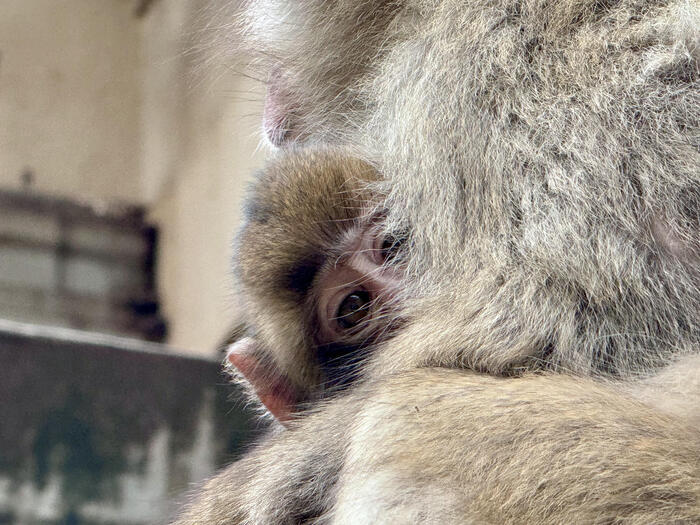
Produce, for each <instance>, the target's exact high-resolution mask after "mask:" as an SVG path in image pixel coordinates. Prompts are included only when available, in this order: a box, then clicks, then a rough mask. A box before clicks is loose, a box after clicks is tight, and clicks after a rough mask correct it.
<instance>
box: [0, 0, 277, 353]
mask: <svg viewBox="0 0 700 525" xmlns="http://www.w3.org/2000/svg"><path fill="white" fill-rule="evenodd" d="M136 4H137V2H136V0H0V52H1V53H2V59H1V60H2V61H1V62H0V188H16V187H19V184H20V182H19V181H20V174H21V172H22V171H23V170H24V169H25V168H30V169H31V170H32V171H34V173H35V177H36V183H35V186H34V187H35V189H36V190H38V191H46V192H50V193H55V194H61V195H65V196H68V197H71V198H74V199H79V200H95V199H104V200H125V201H130V202H139V203H143V204H145V205H146V206H147V207H148V208H149V210H150V211H151V213H150V218H151V219H152V220H153V221H155V222H156V223H157V224H158V226H159V228H160V232H161V237H160V258H159V268H158V285H159V290H160V295H161V300H162V305H163V312H164V315H165V317H166V319H167V320H168V321H169V325H170V337H169V339H168V342H169V343H171V344H172V345H175V346H177V347H179V348H182V349H183V350H191V351H193V352H197V353H201V354H207V353H210V354H213V353H214V351H215V347H216V345H217V344H218V343H219V341H220V340H221V338H222V337H223V336H224V335H225V333H226V332H227V330H228V328H229V326H230V325H231V323H232V319H233V317H234V316H235V314H236V306H237V305H236V299H235V297H234V296H233V295H232V294H231V288H230V279H229V260H230V255H231V254H230V249H229V247H230V241H231V238H232V236H233V233H234V232H235V230H236V228H237V224H238V209H239V207H240V198H241V194H242V188H243V186H244V181H245V180H246V178H247V177H248V176H249V174H250V173H251V172H252V171H253V170H254V169H255V168H256V167H259V166H260V165H261V164H262V157H263V155H262V153H261V152H260V151H257V148H258V142H259V139H258V132H257V130H258V127H259V124H258V123H259V121H260V113H261V104H260V101H261V98H262V97H261V95H260V91H261V89H260V86H257V85H255V84H254V83H252V82H250V81H247V80H245V79H243V77H241V76H240V75H237V74H236V73H235V71H233V70H231V67H230V66H231V64H230V63H227V61H230V59H231V56H230V53H228V54H227V57H226V58H225V60H224V59H223V58H219V57H220V56H221V51H222V50H221V49H217V48H216V47H215V45H214V44H211V43H209V42H211V41H212V37H213V35H211V34H210V33H211V31H212V29H209V28H212V27H216V26H217V25H220V23H221V22H222V20H218V19H217V15H216V11H215V10H214V9H213V8H212V9H211V10H210V11H208V12H209V13H213V14H214V18H211V17H209V18H207V16H205V15H206V13H207V10H203V9H202V7H203V6H205V5H212V2H210V1H204V0H160V1H157V2H155V3H154V4H153V7H152V9H151V10H150V11H149V12H148V14H147V15H146V16H145V17H144V18H142V19H138V18H136V17H135V16H134V8H135V6H136ZM203 13H204V14H203ZM0 271H1V269H0Z"/></svg>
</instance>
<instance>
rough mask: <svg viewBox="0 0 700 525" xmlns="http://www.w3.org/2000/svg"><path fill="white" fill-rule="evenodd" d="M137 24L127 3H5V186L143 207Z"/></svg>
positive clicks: (1, 47) (0, 40) (1, 25)
mask: <svg viewBox="0 0 700 525" xmlns="http://www.w3.org/2000/svg"><path fill="white" fill-rule="evenodd" d="M139 48H140V40H139V23H138V20H137V19H135V18H134V16H133V3H132V2H127V1H124V0H119V1H117V0H108V1H94V0H59V1H57V0H29V1H28V0H2V2H0V53H2V55H1V58H0V60H1V61H0V186H1V187H5V188H16V187H18V186H19V185H20V184H21V174H22V172H24V171H25V170H30V171H31V172H33V173H34V177H35V188H36V189H38V190H40V191H46V192H50V193H54V194H60V195H65V196H79V197H81V198H86V199H110V200H111V199H122V200H128V201H138V200H140V197H141V195H140V182H139V178H140V175H139V157H140V155H139V147H140V146H139V144H140V129H139V122H140V92H139V83H138V67H137V66H138V60H139Z"/></svg>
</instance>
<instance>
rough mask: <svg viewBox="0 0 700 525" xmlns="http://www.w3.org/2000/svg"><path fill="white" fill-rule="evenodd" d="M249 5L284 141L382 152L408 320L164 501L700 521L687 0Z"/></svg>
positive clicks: (197, 506) (693, 85)
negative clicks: (311, 402) (319, 400)
mask: <svg viewBox="0 0 700 525" xmlns="http://www.w3.org/2000/svg"><path fill="white" fill-rule="evenodd" d="M245 7H246V9H247V11H245V13H244V15H243V16H242V18H240V19H241V20H243V21H244V22H243V25H244V26H245V27H244V32H245V34H246V39H247V40H246V41H247V42H249V43H250V47H251V49H252V50H253V51H254V52H256V53H257V56H256V59H255V63H256V64H257V66H258V67H260V68H261V69H260V70H259V71H262V74H263V75H266V73H265V72H266V71H269V72H272V73H271V75H270V77H269V78H270V83H271V87H272V88H273V89H271V92H272V93H273V95H274V94H275V93H277V95H275V96H272V98H271V99H270V100H269V101H268V104H272V105H273V106H275V107H274V108H273V109H275V111H276V112H277V113H275V114H278V113H280V112H283V113H286V115H287V119H286V122H285V126H287V127H288V130H287V131H288V133H287V134H286V135H285V136H286V137H287V140H289V141H293V142H296V143H297V144H302V143H303V144H314V143H322V142H330V143H335V144H342V146H343V147H344V148H346V150H347V151H350V152H352V154H353V155H355V156H357V157H359V158H363V159H365V160H367V161H368V162H370V163H372V164H373V166H374V167H375V168H376V169H377V171H378V172H379V173H380V174H381V176H382V179H381V180H380V181H378V182H377V183H376V186H375V187H376V190H375V194H376V195H382V196H383V197H384V203H383V205H384V206H383V207H384V208H385V209H386V210H389V217H388V222H387V227H388V228H390V229H391V230H393V231H396V230H401V229H404V230H407V231H410V232H411V243H410V255H409V257H407V261H408V268H407V270H406V271H407V287H408V289H407V291H406V293H405V294H404V297H403V303H402V304H403V305H404V306H405V307H406V309H407V311H406V316H407V319H408V322H407V325H406V326H405V329H403V330H401V331H400V333H398V334H397V335H396V337H395V338H393V339H392V340H390V341H388V342H386V343H384V344H382V345H381V346H380V347H379V348H377V349H376V351H375V353H374V354H373V357H372V360H370V362H368V363H367V368H366V376H365V378H364V380H363V381H360V382H359V383H358V384H357V385H356V386H355V387H354V388H352V389H350V390H349V391H348V392H346V393H345V394H344V395H342V396H340V397H337V398H334V399H332V400H329V401H326V402H325V404H323V405H320V406H319V407H318V408H317V410H316V411H315V412H314V413H312V414H309V415H306V416H304V417H301V418H299V420H298V421H297V422H295V424H294V426H293V428H292V429H291V430H289V431H287V432H283V433H280V434H277V435H275V436H272V437H271V438H270V439H269V440H268V441H267V442H265V443H262V444H261V445H260V446H259V448H257V449H255V450H254V451H252V452H251V453H250V454H249V455H248V456H247V458H245V459H244V460H242V462H240V463H237V464H235V465H233V466H231V467H230V468H229V469H227V470H226V471H224V472H223V473H222V474H220V475H219V476H218V477H216V478H214V479H213V480H212V481H211V482H210V483H209V484H208V486H207V487H206V488H205V489H204V490H203V492H202V493H201V494H200V496H199V497H198V498H197V500H196V501H195V502H194V503H193V504H192V505H191V506H190V507H189V509H188V510H187V511H186V513H185V514H184V515H183V517H182V519H181V521H179V522H178V523H181V524H183V525H185V524H186V525H190V524H195V523H215V524H228V523H250V524H256V525H257V524H265V523H363V522H367V523H369V522H372V523H374V522H378V523H382V522H384V523H414V522H427V523H669V522H679V523H684V522H685V523H697V522H699V521H700V474H699V472H698V465H699V458H700V450H698V443H699V440H698V437H697V436H698V427H697V426H692V425H696V424H697V410H696V408H697V406H698V401H699V400H700V397H699V394H698V388H697V386H698V384H700V383H699V382H698V377H700V372H699V371H700V363H699V362H698V359H697V354H698V353H699V352H700V324H699V323H700V315H699V313H700V272H699V270H698V267H699V265H700V190H699V188H700V184H699V183H700V169H699V166H700V162H699V161H700V133H699V131H698V124H699V123H700V80H699V65H698V64H699V62H698V61H699V59H700V47H699V45H700V36H699V35H700V6H699V5H698V4H697V2H692V1H689V0H672V1H670V2H669V1H664V2H661V1H647V0H637V1H635V0H614V1H606V2H601V1H592V0H590V1H589V0H562V1H557V2H550V1H544V0H521V1H516V0H495V1H491V0H489V1H485V0H469V1H467V0H405V1H400V0H397V1H378V0H367V1H363V2H358V1H350V0H338V1H335V2H327V1H321V0H297V1H295V2H288V1H283V0H256V1H251V2H249V3H246V5H245ZM279 93H283V95H279ZM281 322H285V320H284V319H281ZM672 362H673V363H675V364H673V366H672V367H671V368H665V369H664V368H663V367H664V366H665V365H668V364H669V363H672ZM425 367H429V368H425ZM432 367H440V368H441V369H435V368H432ZM457 368H469V369H472V370H477V371H482V372H488V373H490V374H493V375H499V374H504V375H521V374H524V375H523V377H509V378H495V377H487V376H477V375H474V374H473V373H472V372H469V371H466V370H455V369H457ZM528 370H530V372H528ZM532 370H545V371H546V373H535V374H533V372H531V371H532ZM553 371H556V372H563V374H553V373H552V372H553ZM575 376H579V377H578V378H577V377H575ZM590 376H598V379H593V378H591V377H590ZM601 376H602V377H605V378H606V379H605V382H601V381H603V380H602V379H600V377H601ZM613 380H614V381H616V383H615V384H614V385H613V384H612V383H610V381H613ZM669 385H670V387H668V386H669ZM667 387H668V388H667ZM657 393H658V394H659V395H657ZM666 394H668V395H666ZM640 400H641V401H640Z"/></svg>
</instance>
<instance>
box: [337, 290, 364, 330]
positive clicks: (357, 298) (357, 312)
mask: <svg viewBox="0 0 700 525" xmlns="http://www.w3.org/2000/svg"><path fill="white" fill-rule="evenodd" d="M371 299H372V298H371V297H370V294H369V292H368V291H366V290H354V291H353V292H352V293H351V294H349V295H347V296H346V297H345V299H343V301H342V302H341V303H340V306H338V312H337V313H336V316H335V318H336V322H337V323H338V326H339V327H340V328H341V329H343V330H349V329H350V328H355V327H356V326H357V325H358V324H360V323H361V322H362V320H363V319H364V318H365V317H367V315H368V314H369V311H370V304H371Z"/></svg>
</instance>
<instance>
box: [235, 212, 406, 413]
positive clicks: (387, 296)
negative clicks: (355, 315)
mask: <svg viewBox="0 0 700 525" xmlns="http://www.w3.org/2000/svg"><path fill="white" fill-rule="evenodd" d="M382 241H383V237H381V236H380V235H379V229H378V228H377V227H375V226H373V225H371V226H370V227H365V228H363V229H360V230H359V231H358V230H354V231H353V232H350V233H349V235H348V239H347V241H346V242H345V243H344V245H345V246H346V249H345V253H346V254H347V255H343V256H341V257H340V258H338V260H337V261H336V262H335V264H334V265H332V266H330V267H328V268H326V269H325V270H324V271H322V273H321V275H320V277H319V280H318V282H317V283H316V285H315V287H314V288H315V289H314V294H315V296H316V298H315V299H316V300H315V304H316V314H317V319H318V322H319V324H320V326H319V329H320V330H319V331H320V337H321V341H320V342H321V343H331V342H334V341H340V340H343V338H348V337H349V336H350V337H352V336H355V337H358V336H360V337H361V334H362V332H363V331H365V330H369V331H373V330H377V329H381V328H380V327H381V325H382V323H383V321H382V320H381V319H374V317H375V316H377V314H378V312H379V310H380V309H381V307H382V305H385V304H386V303H387V301H390V300H391V299H393V298H394V296H395V295H396V292H397V291H398V289H399V285H400V274H399V271H398V270H397V269H396V268H395V267H392V266H389V265H386V264H385V261H384V255H383V254H382V250H381V246H382ZM358 290H362V291H366V292H368V293H369V295H370V301H371V302H372V306H371V308H370V310H369V313H368V319H367V322H364V321H363V323H362V327H361V328H360V330H359V331H355V332H354V333H353V332H352V331H350V332H351V333H348V331H346V330H343V329H342V328H341V327H340V326H339V325H338V324H337V317H336V316H337V312H338V309H339V307H340V305H341V303H342V302H343V300H344V299H345V298H346V297H347V296H348V295H350V294H351V293H353V292H355V291H358ZM261 353H262V354H263V355H264V354H265V353H266V352H264V351H262V352H261V349H260V347H259V344H258V342H257V341H256V340H255V339H253V338H252V337H244V338H242V339H240V340H238V341H237V342H236V343H234V344H232V345H231V346H230V347H229V351H228V353H227V355H226V360H227V361H228V362H229V364H231V365H232V366H234V367H235V368H236V369H237V370H238V371H239V372H240V373H241V374H242V375H243V377H245V379H246V380H247V381H248V382H249V383H250V385H251V386H252V387H253V390H254V391H255V393H256V395H257V396H258V398H259V399H260V402H261V403H262V404H263V405H265V407H266V408H267V409H268V410H269V411H270V413H271V414H272V415H273V416H274V417H275V418H276V419H277V420H278V421H279V422H280V423H282V424H283V425H287V424H288V423H289V421H290V420H291V419H292V414H293V412H294V409H295V405H296V403H297V402H298V400H299V395H298V391H297V390H296V388H295V387H294V386H293V385H292V383H291V382H290V381H289V378H288V377H287V376H286V375H285V374H284V373H282V372H281V371H280V370H279V369H277V367H276V366H275V365H274V364H273V363H271V362H269V360H265V361H262V360H261V359H260V355H261Z"/></svg>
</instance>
